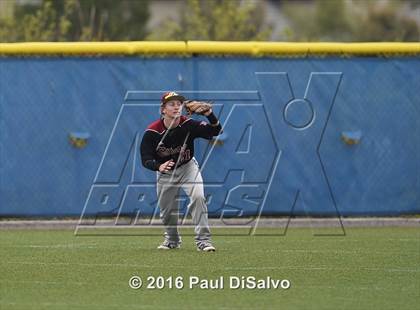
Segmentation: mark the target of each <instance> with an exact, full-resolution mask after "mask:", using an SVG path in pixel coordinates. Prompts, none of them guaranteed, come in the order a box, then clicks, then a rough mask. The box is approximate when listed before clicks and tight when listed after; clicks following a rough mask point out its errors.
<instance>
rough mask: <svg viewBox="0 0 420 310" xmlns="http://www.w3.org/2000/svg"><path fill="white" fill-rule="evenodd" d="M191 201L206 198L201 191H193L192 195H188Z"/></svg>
mask: <svg viewBox="0 0 420 310" xmlns="http://www.w3.org/2000/svg"><path fill="white" fill-rule="evenodd" d="M190 199H191V201H203V202H205V201H206V198H205V197H204V194H203V193H200V192H198V191H197V192H193V193H192V195H191V196H190Z"/></svg>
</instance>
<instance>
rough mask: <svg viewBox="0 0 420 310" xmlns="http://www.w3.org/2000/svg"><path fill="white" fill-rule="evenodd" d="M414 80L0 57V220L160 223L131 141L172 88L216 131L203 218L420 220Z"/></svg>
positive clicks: (210, 63)
mask: <svg viewBox="0 0 420 310" xmlns="http://www.w3.org/2000/svg"><path fill="white" fill-rule="evenodd" d="M419 72H420V59H419V58H409V57H407V58H392V59H383V58H349V59H344V58H323V59H321V58H305V59H278V58H258V59H255V58H228V59H227V58H206V57H198V58H160V59H157V58H140V57H139V58H134V57H133V58H1V59H0V215H1V216H69V215H70V216H79V215H80V214H81V213H82V212H83V214H85V215H99V216H102V215H107V214H112V215H118V214H119V215H121V214H131V215H133V214H135V215H136V216H137V215H139V214H143V215H145V214H147V215H152V214H154V213H156V207H157V203H156V201H157V197H156V190H155V186H154V181H155V178H156V177H155V173H154V172H152V171H148V170H146V169H145V168H143V167H142V166H141V162H140V158H139V143H140V141H141V137H142V134H143V132H144V130H145V128H146V126H147V125H148V124H149V123H150V122H152V121H153V120H155V119H157V118H158V117H159V100H160V97H161V94H162V93H163V92H164V91H167V90H176V91H179V92H181V93H183V94H184V95H185V96H187V97H191V98H195V99H199V100H211V101H214V104H215V106H214V110H215V113H216V114H217V115H219V117H220V120H221V122H222V124H223V126H224V133H223V135H222V136H220V139H219V141H215V143H213V144H209V143H208V141H206V140H200V141H197V142H196V158H197V160H198V162H199V163H200V164H201V166H202V172H203V177H204V180H205V192H206V196H207V198H208V207H209V212H210V215H211V216H219V215H220V214H225V215H226V214H228V215H229V214H230V215H231V216H241V215H257V214H264V215H274V214H277V215H287V214H292V213H293V214H300V215H313V216H317V215H319V216H321V215H329V216H335V215H400V214H413V213H420V194H419V193H420V169H419V163H420V147H419V146H420V138H419V137H420V131H419V127H420V122H419V119H420V100H419V95H418V90H419V89H420V75H419ZM198 119H200V117H198ZM74 132H83V133H84V134H85V135H86V137H88V138H87V141H88V143H87V145H86V146H85V147H81V148H77V147H74V146H73V145H72V144H70V142H69V134H70V133H74ZM343 132H361V133H362V135H361V137H360V140H358V143H357V144H347V143H345V141H344V140H343V139H342V133H343ZM184 198H185V197H184ZM179 199H180V205H181V210H185V206H186V204H187V201H185V199H183V198H182V197H179Z"/></svg>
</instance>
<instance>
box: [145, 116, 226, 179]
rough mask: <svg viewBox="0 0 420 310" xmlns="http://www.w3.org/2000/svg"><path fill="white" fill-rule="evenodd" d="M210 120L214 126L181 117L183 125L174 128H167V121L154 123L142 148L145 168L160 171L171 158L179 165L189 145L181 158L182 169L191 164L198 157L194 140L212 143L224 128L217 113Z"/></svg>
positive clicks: (209, 117)
mask: <svg viewBox="0 0 420 310" xmlns="http://www.w3.org/2000/svg"><path fill="white" fill-rule="evenodd" d="M207 118H208V120H209V122H210V123H208V122H204V121H202V122H200V121H196V120H193V119H191V118H187V117H185V116H181V119H180V122H179V125H178V126H177V127H175V128H171V129H168V128H166V127H165V124H164V122H163V119H159V120H156V121H154V122H153V123H151V124H150V125H149V126H148V127H147V129H146V131H145V133H144V135H143V139H142V141H141V146H140V154H141V161H142V164H143V166H144V167H146V168H148V169H150V170H154V171H157V170H159V166H160V165H161V164H163V163H164V162H166V161H168V160H170V159H172V160H173V161H174V162H175V163H176V162H178V158H179V154H180V152H181V148H182V146H183V145H184V143H186V148H185V150H184V151H183V152H182V156H181V158H179V163H178V166H181V165H183V164H185V163H187V162H189V161H190V160H191V159H192V157H193V156H194V139H195V138H204V139H208V140H210V139H211V138H212V137H214V136H217V135H218V134H219V133H220V131H221V129H222V127H221V125H220V123H219V121H218V120H217V118H216V116H215V115H214V114H213V113H212V114H210V115H209V116H207Z"/></svg>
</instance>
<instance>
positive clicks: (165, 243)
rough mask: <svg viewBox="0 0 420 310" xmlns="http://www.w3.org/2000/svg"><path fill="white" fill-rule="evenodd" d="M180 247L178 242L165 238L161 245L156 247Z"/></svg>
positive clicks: (159, 248)
mask: <svg viewBox="0 0 420 310" xmlns="http://www.w3.org/2000/svg"><path fill="white" fill-rule="evenodd" d="M180 247H181V244H180V243H175V242H169V241H167V240H165V241H163V242H162V244H161V245H159V246H158V247H157V249H158V250H174V249H179V248H180Z"/></svg>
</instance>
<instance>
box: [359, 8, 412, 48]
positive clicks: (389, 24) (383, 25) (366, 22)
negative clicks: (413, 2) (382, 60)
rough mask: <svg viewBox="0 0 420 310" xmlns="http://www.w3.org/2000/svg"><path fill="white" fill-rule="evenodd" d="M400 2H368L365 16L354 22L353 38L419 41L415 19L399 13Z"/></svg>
mask: <svg viewBox="0 0 420 310" xmlns="http://www.w3.org/2000/svg"><path fill="white" fill-rule="evenodd" d="M401 4H402V3H399V2H390V3H389V4H388V5H384V6H377V5H374V3H369V4H368V7H367V10H366V14H365V16H362V17H361V18H359V19H358V22H357V24H355V28H354V38H355V39H356V40H358V41H415V42H418V41H420V29H419V26H418V25H417V23H416V21H415V20H413V19H411V18H409V17H405V16H403V15H402V14H400V13H399V7H400V5H401Z"/></svg>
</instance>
